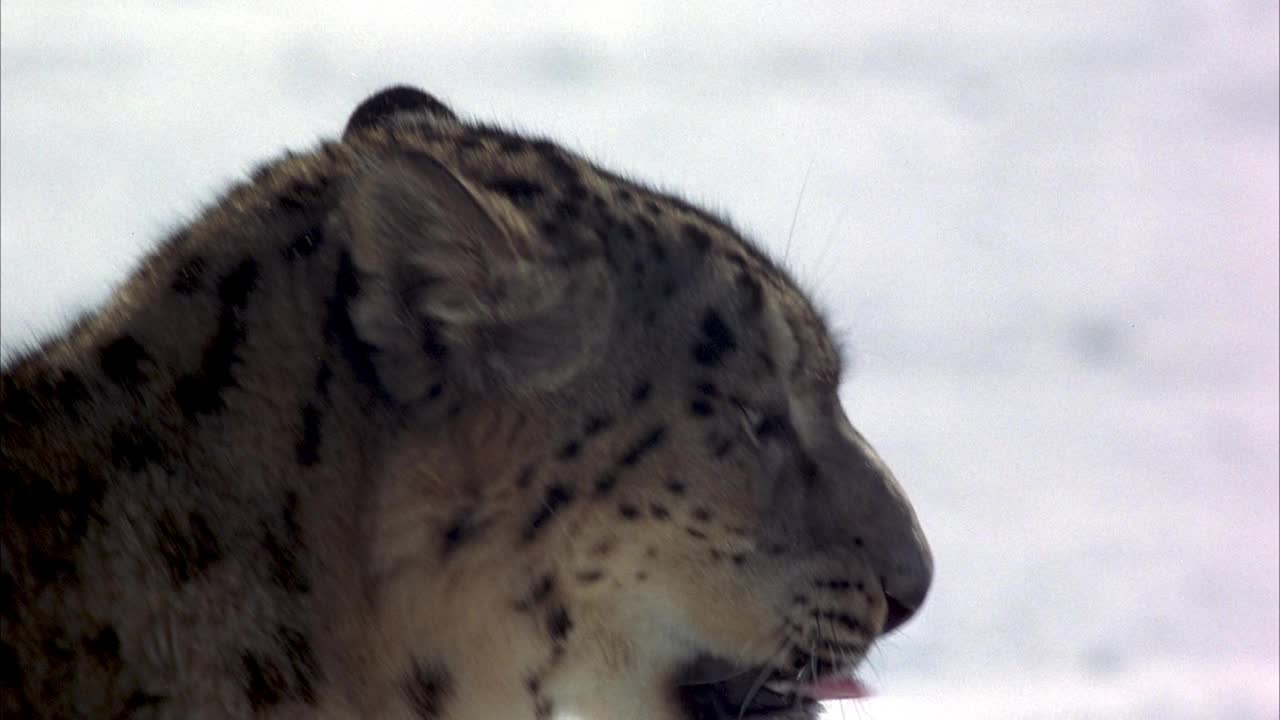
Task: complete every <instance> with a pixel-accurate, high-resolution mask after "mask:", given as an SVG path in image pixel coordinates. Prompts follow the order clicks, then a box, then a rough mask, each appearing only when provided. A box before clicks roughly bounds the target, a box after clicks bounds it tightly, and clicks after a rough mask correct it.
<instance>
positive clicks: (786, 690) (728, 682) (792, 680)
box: [678, 656, 870, 720]
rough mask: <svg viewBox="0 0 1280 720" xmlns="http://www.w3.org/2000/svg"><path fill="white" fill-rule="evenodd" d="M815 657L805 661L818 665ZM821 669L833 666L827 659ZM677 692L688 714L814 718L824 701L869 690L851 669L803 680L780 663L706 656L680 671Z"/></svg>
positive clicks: (719, 718) (700, 717)
mask: <svg viewBox="0 0 1280 720" xmlns="http://www.w3.org/2000/svg"><path fill="white" fill-rule="evenodd" d="M813 661H814V662H813V664H812V665H811V664H810V663H808V662H806V663H805V666H806V667H813V668H817V667H818V663H819V661H818V660H817V659H816V658H814V659H813ZM823 669H824V670H828V671H830V670H832V668H831V667H830V666H829V665H827V666H826V667H825V668H823ZM801 675H803V673H801ZM678 694H679V698H680V703H681V705H682V706H683V707H684V711H685V714H686V716H687V717H688V718H689V720H730V719H737V718H743V719H745V718H752V719H753V720H764V719H765V718H772V719H773V720H801V719H804V720H810V719H812V718H816V717H817V716H818V710H819V703H820V702H822V701H825V700H841V699H850V698H862V697H867V696H868V695H869V694H870V692H869V691H868V690H867V688H866V686H864V685H863V684H862V683H861V682H860V681H859V680H857V679H856V678H854V677H853V676H852V675H842V674H837V673H829V674H827V675H822V674H818V678H817V679H816V680H807V681H802V680H799V679H797V677H796V673H794V672H793V673H790V674H788V673H787V672H786V671H784V670H782V669H779V668H771V667H764V666H761V667H755V668H742V667H737V666H734V665H732V664H731V663H728V662H726V661H724V660H720V659H718V658H714V657H709V656H704V657H701V658H699V659H698V660H696V661H695V662H693V663H692V664H691V665H690V667H689V668H688V670H686V672H684V673H682V674H681V676H680V682H679V687H678Z"/></svg>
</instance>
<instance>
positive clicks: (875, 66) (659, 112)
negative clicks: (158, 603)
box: [0, 0, 1280, 720]
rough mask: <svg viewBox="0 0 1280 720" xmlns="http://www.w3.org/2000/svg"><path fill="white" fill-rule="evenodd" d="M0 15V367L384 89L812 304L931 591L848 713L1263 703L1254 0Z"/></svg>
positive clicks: (1074, 711)
mask: <svg viewBox="0 0 1280 720" xmlns="http://www.w3.org/2000/svg"><path fill="white" fill-rule="evenodd" d="M525 5H526V4H523V3H521V4H512V5H511V6H504V5H501V4H487V3H471V4H468V3H461V4H460V3H456V2H455V3H420V2H412V3H409V2H406V3H404V4H403V5H401V6H399V7H396V6H392V5H384V4H379V5H377V6H368V5H364V4H360V5H342V4H339V3H330V4H327V5H325V6H324V7H321V6H319V4H316V5H313V4H310V3H290V2H275V3H243V4H239V3H199V2H116V3H78V2H58V3H49V2H43V1H41V0H5V2H4V4H3V5H0V143H2V150H3V152H2V154H0V159H2V162H0V253H2V259H3V262H2V263H0V329H2V335H0V347H2V353H3V357H4V358H5V359H11V358H13V357H14V355H15V353H17V352H18V351H20V350H21V349H22V348H23V347H27V346H30V345H31V343H33V342H34V341H36V340H38V339H39V338H41V337H43V336H45V335H46V334H48V333H49V332H52V331H55V330H57V329H59V328H62V327H64V326H65V325H67V324H68V323H69V321H70V320H72V319H74V317H75V316H76V314H77V313H79V312H81V311H83V310H86V309H89V308H92V307H94V306H95V305H96V304H97V303H99V302H101V301H102V299H103V298H104V297H105V296H106V294H107V293H108V292H109V291H110V289H111V288H112V287H113V285H114V284H116V283H118V282H119V281H121V279H122V278H123V277H124V275H125V273H126V272H127V271H128V269H129V268H130V267H131V266H132V265H133V263H134V262H135V261H136V260H137V259H138V258H139V256H140V255H141V254H142V253H144V252H146V251H147V250H148V249H149V248H151V247H153V245H154V243H156V242H157V241H158V240H159V239H160V238H161V237H163V235H164V234H165V233H166V231H168V230H170V229H172V228H174V227H175V226H177V225H179V224H181V223H183V222H185V221H186V220H188V219H190V218H192V217H193V216H194V215H195V213H197V212H198V211H199V209H200V208H201V207H202V206H203V205H205V204H206V203H209V202H211V201H212V200H213V199H214V198H215V196H216V194H217V193H218V192H219V191H220V190H221V189H223V188H224V187H226V185H227V184H228V183H229V182H231V181H233V180H236V179H237V178H240V177H242V176H243V175H244V173H245V172H246V171H247V170H249V169H250V168H251V167H252V166H253V165H254V164H255V163H256V162H258V161H261V160H264V159H266V158H269V157H272V156H275V155H277V154H279V153H280V152H281V151H283V150H284V149H285V148H295V149H302V148H306V147H309V146H310V145H312V144H313V143H314V142H316V141H317V140H318V139H320V138H323V137H331V136H333V135H335V134H337V133H338V132H340V130H341V128H342V126H343V123H344V122H345V120H346V117H347V115H348V114H349V113H350V111H351V110H352V109H353V108H354V107H355V105H356V104H357V103H358V102H359V101H360V100H361V99H362V98H363V97H364V96H366V95H367V94H369V93H370V92H372V91H374V90H376V89H378V88H380V87H381V86H384V85H386V84H389V83H393V82H407V83H412V84H416V85H419V86H421V87H424V88H425V89H427V90H429V91H431V92H433V93H435V94H437V95H438V96H439V97H441V98H442V99H444V100H445V101H446V102H447V103H448V104H449V105H451V106H452V107H454V109H455V110H458V111H459V112H461V113H464V114H469V115H472V116H474V117H478V118H482V119H485V120H490V121H497V122H499V123H502V124H507V125H511V126H515V127H519V128H522V129H527V130H532V131H537V132H541V133H545V134H547V135H550V136H552V137H554V138H556V139H558V140H560V141H562V142H564V143H565V144H567V145H569V146H570V147H573V148H576V149H577V150H579V151H581V152H583V153H585V154H586V155H588V156H589V157H592V158H594V159H596V160H598V161H599V162H600V163H602V164H604V165H606V166H608V167H610V168H614V169H620V170H623V171H625V172H626V173H628V174H631V175H634V176H637V177H640V178H644V179H647V180H650V181H652V182H654V183H656V184H658V185H660V186H663V187H666V188H670V189H674V190H677V191H678V192H680V193H682V194H684V195H685V196H687V197H689V198H691V199H693V200H695V201H697V202H700V203H703V204H705V205H708V206H710V207H712V208H714V209H717V210H719V211H722V212H724V213H725V214H727V215H729V216H730V217H732V218H733V219H734V220H735V221H736V222H737V223H738V224H739V225H740V226H742V227H744V228H746V229H748V230H749V231H750V232H751V234H752V235H753V236H754V237H755V238H756V239H757V240H758V241H759V242H760V243H762V244H763V245H764V246H766V247H768V248H770V249H771V250H772V251H773V252H774V253H775V254H776V255H778V256H781V255H782V254H784V252H785V253H786V256H787V265H788V266H789V267H791V268H792V269H793V270H794V272H795V274H796V275H797V276H798V277H799V278H800V280H801V281H802V283H803V284H804V285H806V286H807V287H808V288H810V289H811V290H812V291H813V292H814V293H815V294H816V295H817V297H818V298H819V300H820V302H821V303H822V304H823V305H825V306H826V307H827V308H828V309H829V310H830V312H831V315H832V318H833V320H834V323H835V324H836V326H837V329H838V331H839V332H840V333H841V334H842V336H843V337H844V338H845V339H846V341H847V344H848V347H849V348H850V351H851V352H850V355H851V360H852V368H851V372H850V373H849V375H848V379H847V382H846V384H845V386H844V388H843V396H844V399H845V402H846V404H847V407H848V408H849V411H850V416H851V417H852V418H853V420H854V422H855V424H857V425H858V426H859V427H860V429H861V430H862V431H863V433H864V434H865V435H866V436H867V437H868V438H870V439H871V441H872V442H873V443H874V444H875V445H876V446H877V447H878V449H879V451H880V453H881V455H883V456H884V457H885V459H886V460H887V461H888V462H889V464H890V466H891V467H893V468H894V469H895V471H896V473H897V474H898V476H899V478H900V479H901V481H902V483H903V485H904V486H905V487H906V488H907V490H908V492H909V493H910V495H911V497H912V499H913V500H914V502H915V505H916V508H917V510H918V512H919V515H920V517H921V520H922V523H923V525H924V527H925V530H926V532H927V533H928V535H929V537H930V540H931V541H932V544H933V548H934V552H935V555H936V563H937V580H936V584H935V586H934V590H933V592H932V595H931V596H930V599H929V601H928V603H927V605H926V607H925V609H924V611H923V612H922V614H921V615H920V616H919V618H918V619H917V620H915V621H913V622H912V623H910V624H909V625H908V626H907V627H906V628H905V629H904V630H903V631H902V632H900V633H898V634H895V635H894V636H892V637H891V638H890V639H888V641H887V642H886V643H885V644H884V645H883V647H882V648H881V649H879V650H878V651H877V652H875V653H874V654H873V655H872V657H871V660H870V664H869V666H868V667H867V669H866V671H865V675H866V679H867V681H868V682H869V683H871V684H872V685H873V686H875V687H876V688H877V690H878V692H879V696H878V697H877V698H876V699H873V700H870V701H864V702H859V703H847V704H845V705H843V706H832V707H831V708H830V713H831V714H832V715H833V716H834V717H848V718H859V719H865V718H874V719H883V720H890V719H895V718H931V717H947V718H1276V717H1277V716H1278V715H1280V697H1278V694H1280V660H1278V648H1277V643H1278V642H1280V641H1278V640H1277V637H1278V635H1280V620H1278V615H1280V609H1278V607H1280V591H1278V585H1280V539H1278V538H1280V528H1278V527H1277V523H1278V521H1277V517H1278V515H1280V499H1278V479H1277V478H1278V477H1280V470H1278V468H1277V458H1278V455H1280V450H1278V449H1277V435H1278V432H1280V430H1278V428H1277V416H1278V412H1280V411H1278V407H1277V402H1278V395H1280V388H1278V382H1277V377H1278V372H1280V370H1278V367H1277V337H1278V331H1277V324H1278V322H1280V317H1278V313H1277V305H1278V293H1280V290H1278V280H1277V272H1278V270H1277V268H1278V262H1280V261H1278V258H1277V247H1278V245H1280V221H1278V219H1277V206H1278V204H1280V198H1278V190H1277V186H1278V181H1277V172H1278V171H1277V165H1278V162H1280V160H1278V157H1277V150H1278V147H1280V140H1278V133H1280V128H1278V118H1280V82H1278V80H1277V77H1278V73H1277V66H1278V62H1280V59H1278V57H1277V48H1278V47H1280V42H1278V40H1277V26H1278V24H1280V18H1278V17H1277V5H1276V3H1275V2H1264V1H1258V0H1217V1H1215V0H1203V1H1201V2H1196V1H1192V0H1186V1H1183V0H1157V1H1152V2H1143V1H1121V2H1114V3H1078V2H1027V3H1008V4H1005V5H998V4H987V5H983V4H980V3H973V2H963V3H962V2H928V3H914V2H856V3H854V2H829V3H800V2H795V3H781V2H778V3H769V2H733V3H705V4H696V3H695V4H689V3H685V2H649V3H635V2H626V1H603V0H593V1H592V2H590V3H582V4H564V3H550V4H541V7H539V8H537V9H531V8H529V7H525Z"/></svg>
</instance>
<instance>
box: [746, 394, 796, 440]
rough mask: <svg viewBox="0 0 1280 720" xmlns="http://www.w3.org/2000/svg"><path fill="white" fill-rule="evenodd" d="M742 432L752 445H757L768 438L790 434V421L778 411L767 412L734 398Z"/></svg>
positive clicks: (778, 437)
mask: <svg viewBox="0 0 1280 720" xmlns="http://www.w3.org/2000/svg"><path fill="white" fill-rule="evenodd" d="M734 405H735V406H736V407H737V408H738V419H739V421H740V423H741V426H742V432H743V434H744V435H745V436H746V437H747V439H748V440H749V441H750V442H751V444H752V445H755V446H757V447H759V446H760V445H761V444H763V443H764V442H767V441H769V440H777V439H781V438H784V437H786V436H787V435H789V434H790V428H791V423H790V422H788V421H787V418H786V417H785V416H784V415H782V414H780V413H769V412H765V411H763V410H760V409H759V408H756V407H753V406H751V405H748V404H746V403H744V402H742V401H740V400H735V401H734Z"/></svg>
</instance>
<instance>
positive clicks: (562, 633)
mask: <svg viewBox="0 0 1280 720" xmlns="http://www.w3.org/2000/svg"><path fill="white" fill-rule="evenodd" d="M572 629H573V620H572V619H571V618H570V617H569V611H567V610H565V609H564V607H563V606H560V605H557V606H556V607H554V608H552V609H551V611H550V612H548V613H547V633H548V634H549V635H550V636H551V641H552V642H554V643H557V644H559V643H562V642H564V641H565V639H567V638H568V637H569V631H570V630H572Z"/></svg>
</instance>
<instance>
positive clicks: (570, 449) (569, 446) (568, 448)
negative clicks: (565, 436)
mask: <svg viewBox="0 0 1280 720" xmlns="http://www.w3.org/2000/svg"><path fill="white" fill-rule="evenodd" d="M581 450H582V443H580V442H578V441H577V440H570V441H569V442H567V443H565V444H564V447H562V448H560V451H559V452H557V453H556V457H558V458H560V459H561V460H572V459H573V458H576V457H577V456H578V453H579V452H580V451H581Z"/></svg>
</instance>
